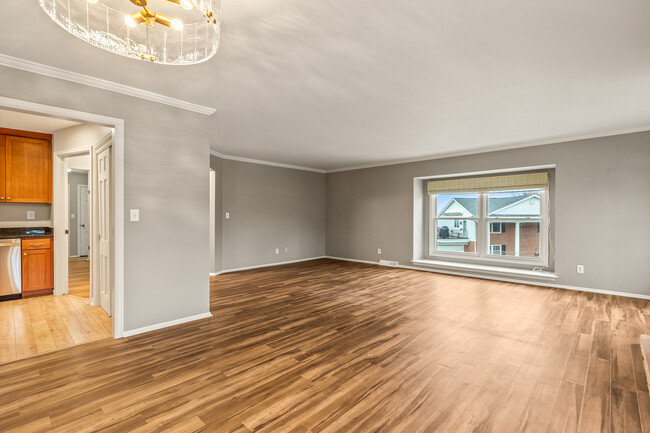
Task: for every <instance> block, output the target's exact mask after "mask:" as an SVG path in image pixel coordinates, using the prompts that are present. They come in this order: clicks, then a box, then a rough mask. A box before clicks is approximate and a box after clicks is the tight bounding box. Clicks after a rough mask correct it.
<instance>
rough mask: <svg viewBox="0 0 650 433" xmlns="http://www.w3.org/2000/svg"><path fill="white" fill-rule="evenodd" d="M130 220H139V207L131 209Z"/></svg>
mask: <svg viewBox="0 0 650 433" xmlns="http://www.w3.org/2000/svg"><path fill="white" fill-rule="evenodd" d="M131 221H140V209H131Z"/></svg>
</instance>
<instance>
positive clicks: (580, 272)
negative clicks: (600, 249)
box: [576, 265, 585, 274]
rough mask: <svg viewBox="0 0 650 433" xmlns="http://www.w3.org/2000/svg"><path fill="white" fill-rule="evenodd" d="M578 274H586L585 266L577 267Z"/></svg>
mask: <svg viewBox="0 0 650 433" xmlns="http://www.w3.org/2000/svg"><path fill="white" fill-rule="evenodd" d="M576 272H577V273H579V274H584V273H585V267H584V265H577V266H576Z"/></svg>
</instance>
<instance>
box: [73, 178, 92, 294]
mask: <svg viewBox="0 0 650 433" xmlns="http://www.w3.org/2000/svg"><path fill="white" fill-rule="evenodd" d="M88 173H89V175H90V174H91V172H88ZM84 186H85V187H86V189H87V190H88V193H90V191H91V189H90V185H77V218H75V219H76V220H77V256H79V257H81V256H88V258H89V259H90V258H91V257H92V256H91V255H90V249H89V248H87V249H86V251H84V252H85V253H86V254H81V232H82V231H83V230H81V225H80V223H79V219H80V218H79V214H80V212H79V209H81V207H80V206H79V203H81V200H82V197H83V194H82V193H81V188H83V187H84ZM88 193H86V194H88ZM90 208H91V199H90V198H89V199H88V210H87V211H86V212H87V213H88V221H86V222H87V223H88V246H90V241H91V239H90V233H91V231H90V229H91V227H92V211H91V209H90ZM91 286H92V284H91Z"/></svg>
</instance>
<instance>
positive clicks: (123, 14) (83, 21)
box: [39, 0, 221, 65]
mask: <svg viewBox="0 0 650 433" xmlns="http://www.w3.org/2000/svg"><path fill="white" fill-rule="evenodd" d="M39 2H40V4H41V7H42V8H43V10H44V11H45V12H46V13H47V14H48V15H49V17H50V18H52V20H53V21H54V22H55V23H57V24H58V25H59V26H61V27H62V28H63V29H65V30H67V31H68V32H69V33H71V34H73V35H75V36H76V37H78V38H80V39H83V40H84V41H86V42H88V43H90V44H92V45H94V46H96V47H99V48H102V49H104V50H106V51H110V52H112V53H115V54H119V55H122V56H126V57H131V58H136V59H142V60H146V61H150V62H154V63H160V64H164V65H192V64H195V63H200V62H204V61H206V60H208V59H210V58H211V57H212V56H214V55H215V54H216V53H217V49H218V48H219V30H220V25H221V23H220V0H39Z"/></svg>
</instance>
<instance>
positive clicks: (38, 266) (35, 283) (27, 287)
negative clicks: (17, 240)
mask: <svg viewBox="0 0 650 433" xmlns="http://www.w3.org/2000/svg"><path fill="white" fill-rule="evenodd" d="M22 266H23V292H29V291H33V290H43V289H51V288H52V287H54V284H53V278H52V277H53V275H52V250H50V249H47V250H27V251H23V262H22Z"/></svg>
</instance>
